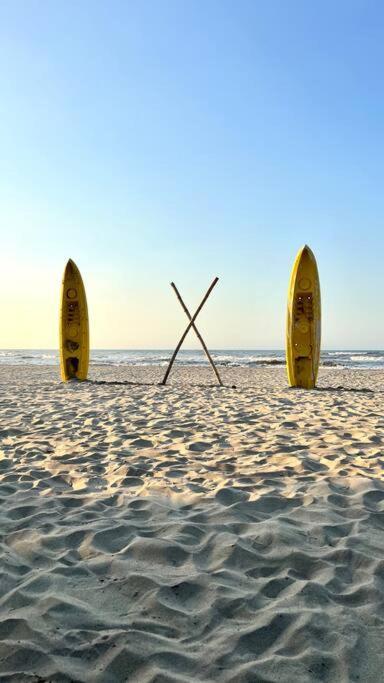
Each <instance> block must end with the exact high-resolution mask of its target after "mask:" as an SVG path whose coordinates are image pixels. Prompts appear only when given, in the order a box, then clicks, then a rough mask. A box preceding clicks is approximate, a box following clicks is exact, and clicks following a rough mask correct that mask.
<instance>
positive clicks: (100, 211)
mask: <svg viewBox="0 0 384 683" xmlns="http://www.w3.org/2000/svg"><path fill="white" fill-rule="evenodd" d="M383 70H384V7H383V5H382V3H381V2H375V1H372V2H371V1H370V0H361V1H358V0H345V1H344V0H338V2H334V0H332V2H330V1H328V0H321V1H320V0H315V1H314V2H308V1H307V0H267V1H262V0H250V1H248V0H236V1H235V0H230V1H229V0H169V1H168V0H137V1H136V0H129V1H126V0H124V1H121V2H120V1H119V0H111V1H110V2H104V1H103V2H98V1H97V0H92V1H89V2H88V1H85V0H76V2H73V1H71V0H66V2H61V3H59V2H56V0H45V2H44V3H42V2H40V0H38V1H35V0H28V1H27V0H24V1H21V0H9V1H8V0H2V2H1V3H0V92H1V97H0V150H1V151H0V211H1V214H0V216H1V221H0V226H1V227H0V231H1V235H0V237H1V239H0V253H1V256H2V261H1V268H0V279H1V287H0V305H1V310H2V325H1V327H0V348H55V347H56V346H57V344H58V313H59V300H60V286H61V278H62V272H63V270H64V266H65V263H66V261H67V259H68V258H72V259H73V260H74V261H75V262H76V263H77V265H78V267H79V268H80V271H81V273H82V276H83V280H84V283H85V287H86V291H87V297H88V306H89V316H90V333H91V344H92V347H93V348H148V349H154V348H170V347H172V346H174V345H175V343H176V341H177V339H178V337H179V336H180V334H181V332H182V331H183V329H184V327H185V324H186V318H185V314H184V313H183V311H182V309H181V307H180V305H179V303H178V301H177V299H176V297H175V294H174V292H173V291H172V289H171V287H170V284H169V283H170V282H171V281H172V280H173V281H175V282H176V284H177V286H178V288H179V290H180V292H181V294H182V295H183V297H185V301H186V303H187V305H188V306H189V308H190V309H194V308H195V307H196V306H197V304H198V303H199V301H200V299H201V298H202V296H203V294H204V293H205V291H206V289H207V288H208V286H209V284H210V282H211V281H212V279H213V278H214V277H215V276H218V277H219V278H220V279H219V283H218V284H217V286H216V288H215V289H214V291H213V292H212V294H211V297H210V298H209V300H208V302H207V304H206V306H205V307H204V309H203V311H202V312H201V315H200V316H199V318H198V322H199V328H200V331H201V333H202V334H203V337H204V338H205V341H206V342H207V344H208V346H210V347H211V348H249V349H256V348H274V349H279V348H283V347H284V328H285V311H286V296H287V287H288V281H289V274H290V270H291V267H292V264H293V261H294V258H295V255H296V252H297V251H298V249H299V248H300V247H301V246H302V245H303V244H304V243H307V244H309V246H310V247H311V248H312V250H313V252H314V253H315V256H316V258H317V262H318V267H319V274H320V282H321V290H322V307H323V321H322V329H323V347H324V348H329V349H330V348H356V349H357V348H361V349H362V348H375V349H382V348H384V307H383V303H382V300H381V296H382V293H383V291H384V269H383V266H382V260H383V247H384V230H383V225H384V192H383V181H384V177H383V176H384V173H383V160H384V145H383V134H384V89H383V77H382V74H383ZM186 347H187V348H196V347H198V342H195V340H194V338H193V336H190V337H189V338H188V339H187V343H186Z"/></svg>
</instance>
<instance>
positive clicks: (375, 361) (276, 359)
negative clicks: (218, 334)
mask: <svg viewBox="0 0 384 683" xmlns="http://www.w3.org/2000/svg"><path fill="white" fill-rule="evenodd" d="M210 353H211V355H212V357H213V359H214V361H215V363H217V365H218V366H228V367H237V366H238V367H241V366H243V367H258V366H261V367H263V366H264V367H265V366H268V365H272V366H273V365H277V366H278V365H284V364H285V352H284V351H283V350H265V349H264V350H252V349H250V350H238V349H226V350H223V349H221V350H219V349H216V350H215V349H212V350H211V351H210ZM171 355H172V350H171V349H168V350H164V349H163V350H156V349H153V350H134V349H129V350H125V349H118V350H115V349H93V350H92V351H91V359H90V362H91V364H92V365H117V366H121V365H160V366H165V365H167V363H168V362H169V359H170V357H171ZM58 362H59V354H58V351H57V350H54V349H34V350H30V349H3V350H0V365H57V364H58ZM207 362H208V361H207V359H206V356H205V354H204V352H203V351H200V350H195V351H194V350H184V349H182V350H181V351H180V352H179V354H178V356H177V363H178V364H183V365H205V364H207ZM321 364H322V365H323V366H325V367H337V368H362V369H375V368H376V369H380V368H384V351H367V350H356V351H343V350H339V351H337V350H332V351H322V353H321Z"/></svg>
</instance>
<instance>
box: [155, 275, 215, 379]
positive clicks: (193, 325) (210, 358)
mask: <svg viewBox="0 0 384 683" xmlns="http://www.w3.org/2000/svg"><path fill="white" fill-rule="evenodd" d="M218 281H219V278H218V277H215V279H214V280H213V282H212V283H211V285H210V287H209V288H208V290H207V292H206V294H205V296H204V297H203V299H202V301H201V303H200V304H199V306H198V307H197V309H196V311H195V313H194V315H193V316H191V314H190V312H189V310H188V308H187V307H186V305H185V303H184V301H183V299H182V298H181V295H180V293H179V291H178V289H177V287H176V285H175V283H174V282H171V287H173V289H174V291H175V293H176V296H177V298H178V300H179V301H180V303H181V305H182V307H183V309H184V311H185V313H186V315H187V318H188V319H189V324H188V325H187V327H186V328H185V331H184V333H183V334H182V336H181V338H180V341H179V343H178V345H177V346H176V348H175V350H174V352H173V355H172V358H171V360H170V361H169V365H168V367H167V369H166V371H165V375H164V378H163V381H162V382H161V384H166V383H167V379H168V377H169V373H170V372H171V370H172V365H173V364H174V362H175V360H176V356H177V354H178V353H179V351H180V348H181V345H182V343H183V341H184V339H185V337H186V336H187V334H188V332H189V330H190V329H191V327H192V328H193V330H194V331H195V333H196V336H197V338H198V339H199V341H200V343H201V345H202V347H203V349H204V351H205V355H206V356H207V358H208V360H209V362H210V364H211V366H212V369H213V372H214V373H215V375H216V377H217V381H218V382H219V384H220V386H223V383H222V381H221V377H220V375H219V373H218V370H217V367H216V365H215V364H214V362H213V360H212V357H211V355H210V353H209V351H208V349H207V347H206V345H205V342H204V339H203V337H202V336H201V334H200V332H199V330H198V329H197V327H196V325H195V320H196V318H197V316H198V315H199V313H200V311H201V309H202V308H203V306H204V304H205V302H206V300H207V299H208V297H209V295H210V293H211V292H212V289H213V288H214V286H215V285H216V284H217V282H218Z"/></svg>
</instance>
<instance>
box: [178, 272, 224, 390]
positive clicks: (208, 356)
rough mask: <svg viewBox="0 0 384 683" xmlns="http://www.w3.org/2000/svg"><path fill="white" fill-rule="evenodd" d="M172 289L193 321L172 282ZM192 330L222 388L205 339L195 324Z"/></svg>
mask: <svg viewBox="0 0 384 683" xmlns="http://www.w3.org/2000/svg"><path fill="white" fill-rule="evenodd" d="M171 287H173V289H174V290H175V293H176V296H177V298H178V300H179V301H180V303H181V305H182V307H183V309H184V311H185V314H186V316H187V318H188V319H189V320H192V316H191V314H190V312H189V310H188V308H187V307H186V305H185V303H184V301H183V299H182V298H181V294H180V292H179V291H178V289H177V287H176V285H175V283H174V282H171ZM192 328H193V329H194V331H195V333H196V336H197V338H198V339H199V341H200V343H201V346H202V347H203V349H204V351H205V355H206V356H207V358H208V360H209V362H210V364H211V366H212V370H213V372H214V373H215V375H216V377H217V381H218V383H219V384H220V386H221V387H222V386H223V383H222V381H221V377H220V375H219V371H218V369H217V367H216V365H215V364H214V362H213V359H212V357H211V355H210V353H209V351H208V349H207V347H206V345H205V342H204V339H203V337H202V336H201V334H200V332H199V330H198V329H197V327H196V325H195V323H192Z"/></svg>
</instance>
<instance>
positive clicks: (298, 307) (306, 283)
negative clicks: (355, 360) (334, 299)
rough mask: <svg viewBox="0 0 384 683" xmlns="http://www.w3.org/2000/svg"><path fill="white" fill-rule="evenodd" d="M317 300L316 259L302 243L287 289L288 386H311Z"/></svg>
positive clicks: (317, 345)
mask: <svg viewBox="0 0 384 683" xmlns="http://www.w3.org/2000/svg"><path fill="white" fill-rule="evenodd" d="M320 338H321V301H320V281H319V274H318V271H317V264H316V259H315V257H314V255H313V253H312V251H311V250H310V248H309V247H308V246H307V245H305V246H304V247H303V248H302V249H300V251H299V253H298V254H297V256H296V259H295V263H294V265H293V269H292V273H291V279H290V283H289V291H288V310H287V340H286V345H287V373H288V381H289V384H290V386H291V387H302V388H303V389H313V388H314V386H315V384H316V379H317V372H318V369H319V361H320Z"/></svg>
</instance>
